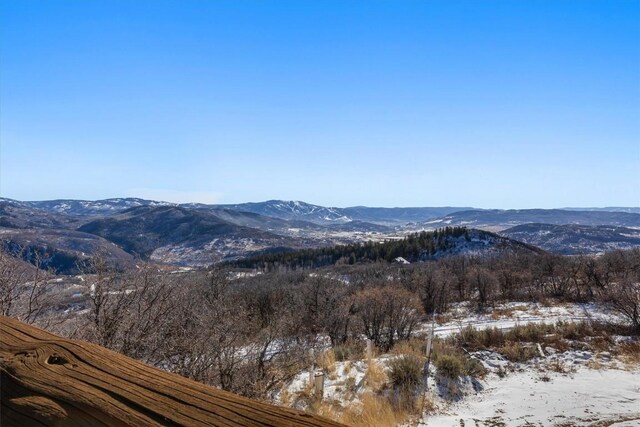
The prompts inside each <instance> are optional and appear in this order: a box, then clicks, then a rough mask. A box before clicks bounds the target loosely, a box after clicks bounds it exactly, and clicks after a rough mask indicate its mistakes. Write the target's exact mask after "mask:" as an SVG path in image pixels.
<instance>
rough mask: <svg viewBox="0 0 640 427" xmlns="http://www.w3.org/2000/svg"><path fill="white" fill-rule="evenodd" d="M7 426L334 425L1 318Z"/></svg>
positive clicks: (0, 420) (3, 419) (0, 365)
mask: <svg viewBox="0 0 640 427" xmlns="http://www.w3.org/2000/svg"><path fill="white" fill-rule="evenodd" d="M0 372H1V375H2V378H1V384H0V385H1V394H2V406H1V408H0V409H1V411H2V413H1V418H0V424H1V425H2V426H3V427H9V426H41V425H50V426H54V425H55V426H71V425H73V426H158V425H165V426H339V425H340V424H338V423H335V422H333V421H330V420H328V419H325V418H322V417H318V416H316V415H311V414H306V413H304V412H300V411H296V410H293V409H288V408H281V407H276V406H272V405H269V404H266V403H262V402H257V401H253V400H250V399H247V398H244V397H240V396H237V395H235V394H232V393H228V392H224V391H221V390H218V389H215V388H212V387H208V386H206V385H203V384H200V383H197V382H195V381H192V380H189V379H186V378H183V377H180V376H178V375H174V374H170V373H167V372H164V371H161V370H159V369H156V368H152V367H150V366H147V365H145V364H143V363H141V362H137V361H135V360H133V359H130V358H128V357H126V356H123V355H121V354H118V353H115V352H113V351H110V350H107V349H105V348H103V347H100V346H97V345H94V344H90V343H86V342H83V341H75V340H69V339H65V338H62V337H59V336H57V335H54V334H51V333H48V332H45V331H43V330H41V329H38V328H35V327H33V326H29V325H26V324H24V323H21V322H19V321H17V320H15V319H12V318H9V317H4V316H0Z"/></svg>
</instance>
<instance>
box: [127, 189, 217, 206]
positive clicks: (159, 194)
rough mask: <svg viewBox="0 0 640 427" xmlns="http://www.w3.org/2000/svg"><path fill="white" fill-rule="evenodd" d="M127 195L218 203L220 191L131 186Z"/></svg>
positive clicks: (173, 200)
mask: <svg viewBox="0 0 640 427" xmlns="http://www.w3.org/2000/svg"><path fill="white" fill-rule="evenodd" d="M126 195H127V197H139V198H141V199H151V200H158V201H164V202H172V203H218V202H219V200H220V198H221V197H222V194H221V193H216V192H213V191H181V190H169V189H164V188H132V189H130V190H127V192H126Z"/></svg>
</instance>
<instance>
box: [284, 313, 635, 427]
mask: <svg viewBox="0 0 640 427" xmlns="http://www.w3.org/2000/svg"><path fill="white" fill-rule="evenodd" d="M613 318H614V316H613V315H612V314H611V313H608V312H606V311H605V310H604V309H602V308H601V307H598V306H596V305H593V304H585V305H581V304H561V305H553V306H544V305H541V304H534V303H518V302H513V303H508V304H504V305H501V306H499V307H495V308H494V309H493V310H490V311H488V312H487V313H485V314H478V313H476V312H474V311H473V310H472V308H471V307H469V306H467V305H464V304H462V305H458V306H456V307H453V309H452V310H450V311H449V312H448V313H446V315H444V316H441V317H440V318H439V319H438V320H439V321H440V323H436V326H435V335H436V336H438V337H441V338H444V337H448V336H450V335H452V334H455V333H457V332H459V331H460V330H462V329H463V328H464V327H466V326H472V327H473V328H475V329H485V328H493V327H495V328H498V329H503V330H506V329H510V328H513V327H515V326H518V325H524V324H528V323H550V324H552V323H556V322H559V321H562V322H583V321H596V320H611V319H613ZM430 328H431V324H430V323H426V324H423V325H421V326H420V328H419V331H418V336H420V335H422V336H424V335H425V334H426V333H427V331H428V330H429V329H430ZM613 338H614V341H616V342H621V341H625V340H628V339H629V338H628V337H621V336H616V337H613ZM578 344H579V345H576V346H572V348H571V349H569V350H568V351H564V352H561V351H558V350H556V349H554V348H551V347H544V345H543V346H540V345H538V350H539V354H540V356H539V357H535V358H534V359H531V360H529V361H527V362H523V363H513V362H509V361H508V360H507V359H505V357H503V356H502V355H500V354H498V353H496V352H493V351H487V350H483V351H476V352H471V353H470V355H471V357H473V358H475V359H477V360H479V361H480V362H481V363H482V364H483V366H484V367H485V368H486V370H487V374H486V375H485V376H484V377H483V378H475V379H473V380H471V379H470V378H464V379H463V380H461V381H460V390H461V392H462V393H461V397H460V398H459V399H457V400H450V398H449V397H447V393H446V392H444V391H443V390H440V389H439V388H438V387H434V383H435V378H436V374H437V372H436V371H435V368H434V367H433V366H432V367H431V370H430V376H429V379H428V382H429V385H430V387H429V391H427V393H426V396H427V398H428V400H429V401H430V402H431V406H432V409H431V410H430V411H429V413H428V414H425V415H424V416H422V417H417V418H415V417H414V419H413V420H412V422H410V423H407V424H406V425H407V426H409V425H412V426H415V425H420V426H429V427H431V426H433V427H445V426H446V427H449V426H451V427H453V426H455V427H461V426H462V427H471V426H473V427H480V426H494V427H497V426H505V427H507V426H514V427H520V426H538V427H545V426H557V427H571V426H591V427H596V426H597V427H604V426H615V427H630V426H640V365H639V364H638V363H637V361H636V362H635V363H631V362H630V361H629V359H628V358H622V357H619V356H616V353H615V352H609V351H596V350H593V349H592V348H590V347H589V346H588V345H586V344H585V345H581V344H580V343H578ZM393 357H394V356H392V355H388V354H385V355H381V356H379V357H377V358H374V360H373V362H374V363H375V364H377V366H379V367H380V368H381V369H382V370H385V369H388V367H387V364H388V361H389V360H390V359H392V358H393ZM636 360H637V359H636ZM367 369H368V368H367V363H366V362H365V361H363V360H355V361H345V362H336V363H335V364H334V366H333V369H332V372H331V373H328V374H327V375H326V376H325V383H324V399H325V401H327V402H331V404H333V405H336V404H337V405H339V406H341V407H343V408H347V407H349V406H350V405H358V404H359V402H360V398H361V396H362V395H363V394H364V393H367V392H370V391H371V390H370V389H368V387H367V384H366V381H365V376H366V374H367ZM310 388H311V382H310V375H309V371H305V372H302V373H300V374H299V375H298V376H297V377H296V378H295V379H294V380H293V381H292V382H291V383H290V384H289V386H288V387H287V388H286V391H285V392H284V395H282V394H281V395H280V396H279V397H278V399H276V400H280V401H279V403H281V404H288V405H292V406H298V407H299V408H300V409H307V408H306V407H305V406H304V404H303V405H302V406H300V400H299V399H298V400H297V399H296V396H299V395H300V394H301V393H302V394H304V393H306V394H307V395H308V394H309V392H310ZM283 397H284V399H283Z"/></svg>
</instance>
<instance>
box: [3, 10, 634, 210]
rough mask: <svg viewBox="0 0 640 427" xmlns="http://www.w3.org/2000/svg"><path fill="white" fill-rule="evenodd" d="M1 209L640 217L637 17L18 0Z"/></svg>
mask: <svg viewBox="0 0 640 427" xmlns="http://www.w3.org/2000/svg"><path fill="white" fill-rule="evenodd" d="M0 11H1V18H0V28H1V29H0V36H1V37H0V144H1V146H0V169H1V170H0V194H1V195H2V196H3V197H11V198H17V199H21V200H34V199H51V198H85V199H97V198H106V197H121V196H139V197H146V198H156V199H166V200H171V201H187V200H189V201H202V202H220V203H231V202H243V201H261V200H266V199H275V198H279V199H297V200H305V201H308V202H311V203H317V204H323V205H331V206H349V205H370V206H374V205H376V206H439V205H455V206H461V205H462V206H475V207H487V208H488V207H497V208H526V207H562V206H609V205H618V206H619V205H625V206H628V205H633V206H638V205H640V1H638V0H635V1H625V0H617V1H609V0H607V1H589V0H585V1H478V0H474V1H469V2H459V1H451V0H446V1H433V0H429V1H404V2H403V1H391V0H390V1H379V2H378V1H371V0H366V1H365V0H362V1H336V2H332V1H326V0H316V1H313V2H312V1H295V2H287V1H282V0H277V1H276V0H272V1H266V0H260V1H228V2H223V1H213V0H211V1H204V0H203V1H178V0H176V1H160V0H151V1H135V0H121V1H71V0H69V1H55V0H46V1H20V0H12V1H4V2H2V3H0Z"/></svg>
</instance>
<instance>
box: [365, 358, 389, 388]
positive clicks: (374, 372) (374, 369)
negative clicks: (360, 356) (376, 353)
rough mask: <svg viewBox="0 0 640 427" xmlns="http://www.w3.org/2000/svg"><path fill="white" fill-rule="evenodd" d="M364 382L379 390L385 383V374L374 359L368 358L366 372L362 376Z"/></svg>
mask: <svg viewBox="0 0 640 427" xmlns="http://www.w3.org/2000/svg"><path fill="white" fill-rule="evenodd" d="M364 381H365V384H366V385H367V386H368V387H370V388H371V390H373V391H379V390H380V389H382V388H383V386H384V385H385V384H386V383H387V381H388V378H387V374H386V372H385V371H384V369H383V368H382V366H380V364H379V363H378V362H376V361H375V360H369V362H368V363H367V373H366V374H365V377H364Z"/></svg>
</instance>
